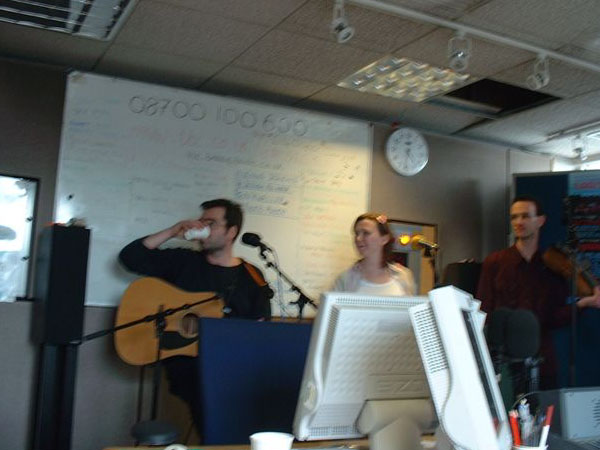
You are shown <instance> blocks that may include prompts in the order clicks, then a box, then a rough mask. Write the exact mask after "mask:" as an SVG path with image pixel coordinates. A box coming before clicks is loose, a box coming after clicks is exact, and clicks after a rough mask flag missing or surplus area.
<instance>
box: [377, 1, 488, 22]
mask: <svg viewBox="0 0 600 450" xmlns="http://www.w3.org/2000/svg"><path fill="white" fill-rule="evenodd" d="M487 2H488V0H387V1H383V2H382V3H390V4H392V5H398V6H402V7H404V8H409V9H412V10H415V11H419V12H422V13H426V14H430V15H432V16H437V17H442V18H444V19H456V18H458V17H461V16H462V15H463V14H464V13H466V12H468V11H470V10H472V9H473V8H475V7H477V6H479V5H481V4H484V3H487Z"/></svg>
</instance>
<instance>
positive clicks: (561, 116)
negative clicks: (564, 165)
mask: <svg viewBox="0 0 600 450" xmlns="http://www.w3.org/2000/svg"><path fill="white" fill-rule="evenodd" d="M585 97H587V95H586V96H581V97H580V98H574V99H567V100H558V101H555V102H552V103H548V104H546V105H543V106H540V107H538V108H534V109H530V110H527V111H524V112H521V113H517V114H513V115H511V116H509V117H506V118H504V119H498V120H495V121H491V122H487V123H485V124H483V125H479V126H475V127H473V128H471V129H469V130H466V131H464V132H463V133H461V135H465V136H470V137H475V138H483V139H496V140H498V141H502V142H513V143H521V144H522V145H532V144H535V143H539V142H544V141H545V140H546V137H547V136H548V135H549V134H552V133H555V132H558V131H561V130H564V129H566V128H569V127H573V126H576V125H581V124H585V123H589V122H591V121H594V120H600V108H599V107H595V106H593V104H592V103H591V101H590V99H589V98H585ZM593 97H594V98H595V99H596V100H598V99H599V98H600V92H598V93H595V94H594V95H593ZM596 104H598V103H596Z"/></svg>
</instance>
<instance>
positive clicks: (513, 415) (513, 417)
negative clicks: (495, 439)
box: [508, 410, 521, 445]
mask: <svg viewBox="0 0 600 450" xmlns="http://www.w3.org/2000/svg"><path fill="white" fill-rule="evenodd" d="M508 417H509V419H510V429H511V431H512V436H513V443H514V444H515V445H521V435H520V434H519V424H518V423H517V417H518V416H517V412H516V411H514V410H513V411H509V412H508Z"/></svg>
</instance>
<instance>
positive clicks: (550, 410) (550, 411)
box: [540, 405, 554, 448]
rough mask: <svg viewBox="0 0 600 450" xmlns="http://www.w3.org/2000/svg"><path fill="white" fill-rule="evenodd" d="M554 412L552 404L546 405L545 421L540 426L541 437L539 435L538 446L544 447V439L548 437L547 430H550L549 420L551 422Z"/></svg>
mask: <svg viewBox="0 0 600 450" xmlns="http://www.w3.org/2000/svg"><path fill="white" fill-rule="evenodd" d="M553 413H554V405H550V406H548V409H547V410H546V421H545V422H544V427H543V428H542V437H540V448H544V447H546V440H547V439H548V432H549V431H550V422H552V414H553Z"/></svg>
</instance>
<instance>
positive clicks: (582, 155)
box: [573, 134, 588, 162]
mask: <svg viewBox="0 0 600 450" xmlns="http://www.w3.org/2000/svg"><path fill="white" fill-rule="evenodd" d="M586 147H587V146H586V141H585V139H584V138H583V137H581V135H580V134H578V135H577V136H575V138H574V139H573V152H574V153H575V157H576V158H578V159H579V161H580V162H583V161H585V160H586V159H587V158H588V155H587V148H586Z"/></svg>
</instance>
